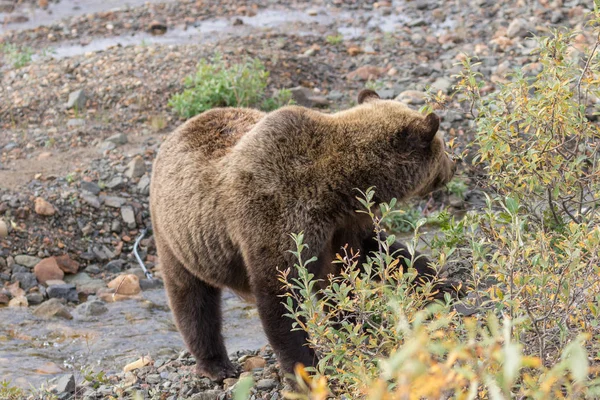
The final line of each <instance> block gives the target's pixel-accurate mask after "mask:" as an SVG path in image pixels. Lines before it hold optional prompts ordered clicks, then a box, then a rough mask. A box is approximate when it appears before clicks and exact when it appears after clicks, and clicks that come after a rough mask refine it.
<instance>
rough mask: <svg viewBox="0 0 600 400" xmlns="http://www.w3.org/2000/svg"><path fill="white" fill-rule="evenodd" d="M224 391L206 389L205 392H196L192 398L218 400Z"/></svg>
mask: <svg viewBox="0 0 600 400" xmlns="http://www.w3.org/2000/svg"><path fill="white" fill-rule="evenodd" d="M222 393H223V391H221V390H206V391H204V392H200V393H196V394H194V395H193V396H192V397H190V400H217V399H218V398H219V396H220V395H221V394H222Z"/></svg>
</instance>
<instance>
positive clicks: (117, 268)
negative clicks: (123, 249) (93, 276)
mask: <svg viewBox="0 0 600 400" xmlns="http://www.w3.org/2000/svg"><path fill="white" fill-rule="evenodd" d="M124 266H125V261H123V260H112V261H111V262H109V263H108V264H106V265H105V266H104V270H105V271H106V272H110V273H111V274H116V273H118V272H121V271H122V270H123V267H124Z"/></svg>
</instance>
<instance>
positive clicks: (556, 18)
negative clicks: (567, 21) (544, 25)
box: [550, 10, 565, 24]
mask: <svg viewBox="0 0 600 400" xmlns="http://www.w3.org/2000/svg"><path fill="white" fill-rule="evenodd" d="M564 18H565V15H564V14H563V12H562V11H561V10H555V11H553V12H552V16H551V17H550V22H552V23H553V24H558V23H559V22H560V21H562V20H563V19H564Z"/></svg>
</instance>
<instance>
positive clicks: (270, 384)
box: [256, 379, 277, 390]
mask: <svg viewBox="0 0 600 400" xmlns="http://www.w3.org/2000/svg"><path fill="white" fill-rule="evenodd" d="M276 387H277V381H276V380H275V379H261V380H259V381H258V382H256V389H258V390H271V389H275V388H276Z"/></svg>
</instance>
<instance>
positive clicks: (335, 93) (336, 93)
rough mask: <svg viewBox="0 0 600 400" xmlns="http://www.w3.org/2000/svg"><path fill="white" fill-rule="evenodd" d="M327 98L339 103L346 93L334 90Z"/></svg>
mask: <svg viewBox="0 0 600 400" xmlns="http://www.w3.org/2000/svg"><path fill="white" fill-rule="evenodd" d="M327 98H328V99H329V100H331V101H339V100H341V99H343V98H344V93H342V92H340V91H339V90H332V91H331V92H329V94H328V95H327Z"/></svg>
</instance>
